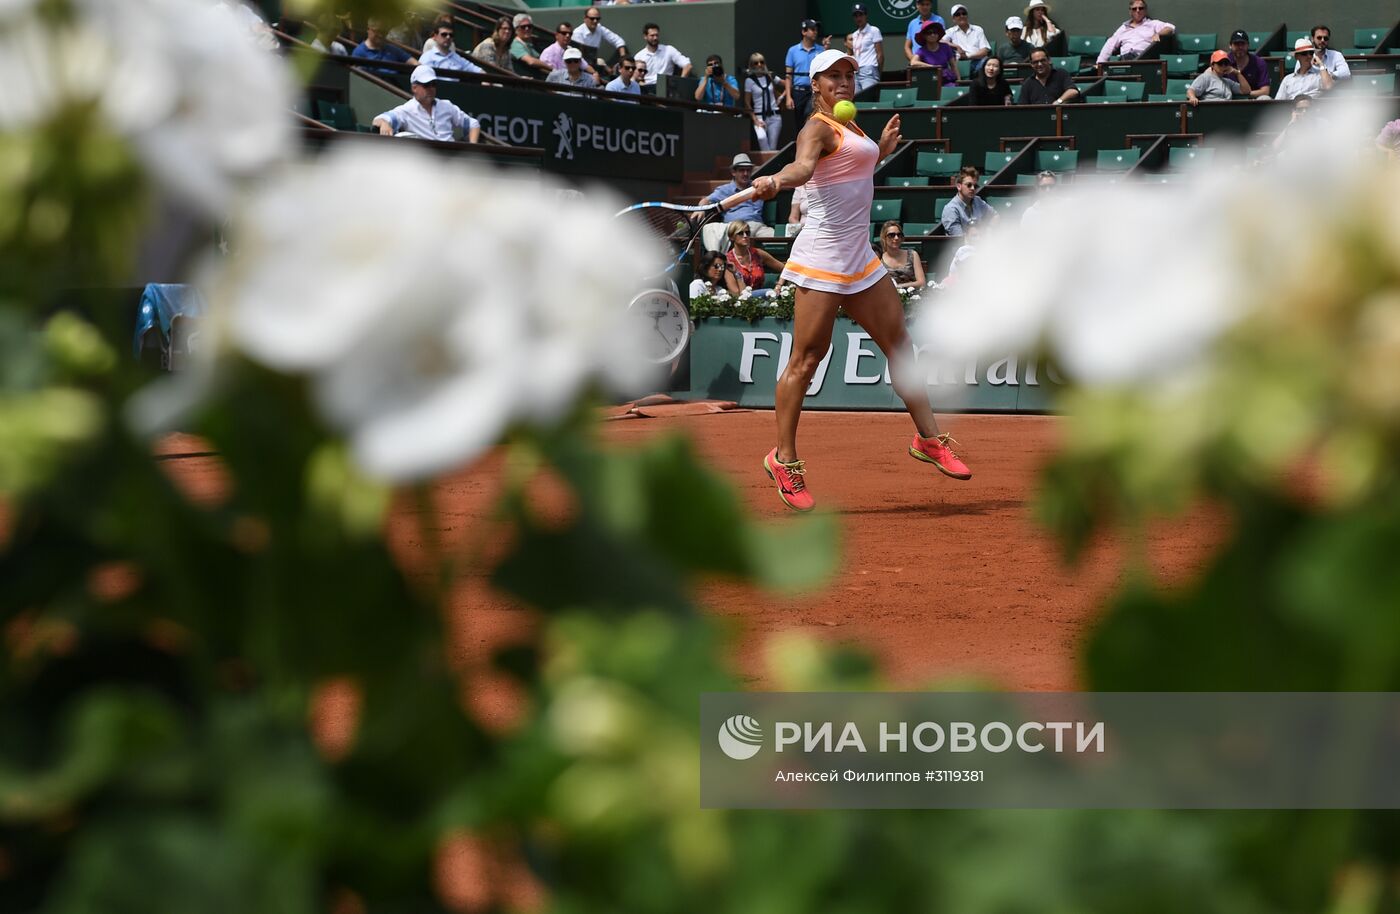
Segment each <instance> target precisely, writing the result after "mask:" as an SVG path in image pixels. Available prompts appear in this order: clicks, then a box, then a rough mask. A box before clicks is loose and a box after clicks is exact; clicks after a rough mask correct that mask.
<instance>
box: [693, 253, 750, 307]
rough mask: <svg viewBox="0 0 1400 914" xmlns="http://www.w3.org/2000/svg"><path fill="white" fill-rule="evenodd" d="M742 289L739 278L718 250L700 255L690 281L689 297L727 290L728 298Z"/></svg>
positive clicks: (737, 294)
mask: <svg viewBox="0 0 1400 914" xmlns="http://www.w3.org/2000/svg"><path fill="white" fill-rule="evenodd" d="M742 291H743V290H742V289H741V288H739V280H737V279H735V278H734V273H733V272H732V271H731V270H730V269H729V262H728V261H726V260H725V258H724V255H723V254H721V253H720V252H719V251H706V252H705V253H704V254H701V255H700V264H699V266H698V267H697V268H696V270H695V278H694V279H692V280H691V281H690V297H691V298H696V297H697V296H700V295H715V294H717V293H719V292H728V293H729V297H730V298H738V297H739V293H740V292H742Z"/></svg>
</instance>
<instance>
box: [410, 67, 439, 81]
mask: <svg viewBox="0 0 1400 914" xmlns="http://www.w3.org/2000/svg"><path fill="white" fill-rule="evenodd" d="M409 82H415V83H431V82H437V71H436V70H434V69H433V68H432V67H430V66H428V65H427V64H419V65H418V66H416V67H414V68H413V76H412V77H411V78H410V79H409Z"/></svg>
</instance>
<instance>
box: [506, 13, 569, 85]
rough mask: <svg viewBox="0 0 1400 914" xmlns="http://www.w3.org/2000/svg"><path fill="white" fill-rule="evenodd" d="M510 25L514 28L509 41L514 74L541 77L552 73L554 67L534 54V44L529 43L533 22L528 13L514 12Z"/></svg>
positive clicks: (532, 35) (531, 37) (531, 38)
mask: <svg viewBox="0 0 1400 914" xmlns="http://www.w3.org/2000/svg"><path fill="white" fill-rule="evenodd" d="M511 27H512V28H514V29H515V38H514V39H512V40H511V43H510V59H511V69H513V70H514V71H515V74H516V75H517V76H533V77H536V78H542V77H545V76H548V75H549V74H550V73H553V72H554V68H553V67H551V66H550V65H549V64H547V63H545V62H544V61H543V60H540V59H539V57H537V56H536V55H535V46H534V44H532V43H531V42H532V40H533V39H534V34H533V33H534V23H533V22H531V21H530V14H529V13H516V14H515V18H514V19H512V20H511ZM561 59H562V55H561Z"/></svg>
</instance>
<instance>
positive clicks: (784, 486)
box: [763, 448, 817, 511]
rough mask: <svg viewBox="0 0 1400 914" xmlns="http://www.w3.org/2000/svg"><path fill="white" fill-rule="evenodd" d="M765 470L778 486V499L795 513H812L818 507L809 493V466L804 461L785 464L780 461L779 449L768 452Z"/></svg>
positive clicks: (764, 463) (764, 465)
mask: <svg viewBox="0 0 1400 914" xmlns="http://www.w3.org/2000/svg"><path fill="white" fill-rule="evenodd" d="M763 469H764V471H765V472H766V473H767V474H768V478H769V479H771V480H773V481H774V482H776V483H777V484H778V497H779V498H781V499H782V500H783V503H784V504H786V505H787V506H788V507H789V508H791V509H792V510H794V511H810V510H812V509H813V508H815V507H816V506H817V502H816V500H815V499H813V498H812V493H811V492H808V491H807V481H806V480H805V479H803V477H804V476H805V475H806V474H807V464H806V462H805V461H802V460H794V461H793V462H792V463H783V462H782V461H780V460H779V459H778V449H777V448H773V450H771V451H769V452H768V456H766V457H764V458H763Z"/></svg>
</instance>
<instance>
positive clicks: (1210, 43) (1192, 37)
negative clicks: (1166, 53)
mask: <svg viewBox="0 0 1400 914" xmlns="http://www.w3.org/2000/svg"><path fill="white" fill-rule="evenodd" d="M1219 38H1220V36H1219V35H1217V34H1216V33H1215V32H1187V33H1183V32H1177V33H1176V44H1177V47H1179V48H1181V53H1182V54H1209V53H1210V52H1211V51H1215V50H1217V49H1219V47H1220V45H1219V43H1218V41H1219Z"/></svg>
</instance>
